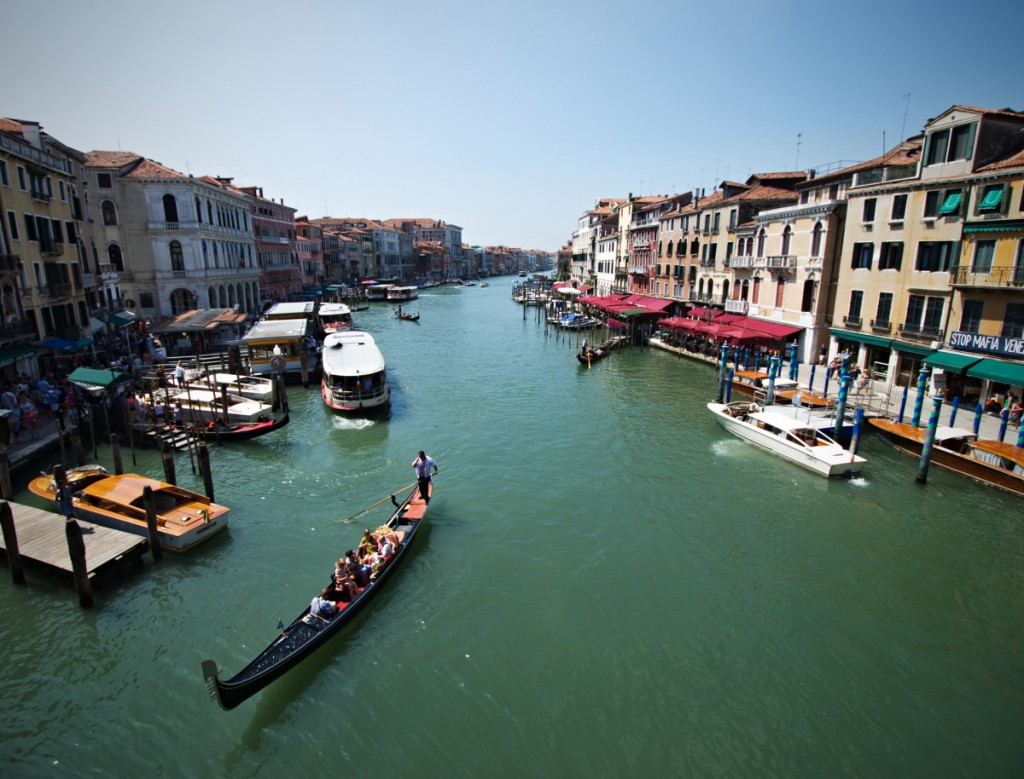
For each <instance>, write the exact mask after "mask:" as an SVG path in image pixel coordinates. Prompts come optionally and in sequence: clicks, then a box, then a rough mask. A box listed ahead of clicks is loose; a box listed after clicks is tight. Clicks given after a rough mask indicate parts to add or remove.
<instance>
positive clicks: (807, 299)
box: [800, 279, 818, 313]
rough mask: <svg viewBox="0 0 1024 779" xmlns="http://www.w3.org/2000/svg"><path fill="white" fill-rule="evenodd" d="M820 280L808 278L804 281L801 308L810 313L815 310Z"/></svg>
mask: <svg viewBox="0 0 1024 779" xmlns="http://www.w3.org/2000/svg"><path fill="white" fill-rule="evenodd" d="M817 286H818V282H816V281H815V280H814V279H807V280H806V281H805V282H804V294H803V300H801V301H800V310H801V311H803V312H804V313H808V312H810V311H813V310H814V293H815V292H816V291H817Z"/></svg>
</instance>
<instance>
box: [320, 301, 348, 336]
mask: <svg viewBox="0 0 1024 779" xmlns="http://www.w3.org/2000/svg"><path fill="white" fill-rule="evenodd" d="M317 316H318V317H319V319H320V327H321V329H322V330H323V332H324V334H325V335H326V334H328V333H336V332H338V331H339V330H350V329H352V309H351V308H349V307H348V306H346V305H345V304H344V303H324V304H323V305H322V306H320V310H319V311H317Z"/></svg>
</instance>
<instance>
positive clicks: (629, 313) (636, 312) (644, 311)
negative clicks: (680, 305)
mask: <svg viewBox="0 0 1024 779" xmlns="http://www.w3.org/2000/svg"><path fill="white" fill-rule="evenodd" d="M644 314H659V315H661V314H662V312H661V311H648V310H647V309H646V308H631V309H630V310H629V311H616V312H615V316H620V317H625V318H626V319H628V318H630V317H634V316H643V315H644Z"/></svg>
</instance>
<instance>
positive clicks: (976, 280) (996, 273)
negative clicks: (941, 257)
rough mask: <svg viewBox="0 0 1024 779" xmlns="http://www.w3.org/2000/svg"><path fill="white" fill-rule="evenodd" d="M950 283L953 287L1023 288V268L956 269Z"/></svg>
mask: <svg viewBox="0 0 1024 779" xmlns="http://www.w3.org/2000/svg"><path fill="white" fill-rule="evenodd" d="M952 283H953V286H954V287H1024V268H991V269H989V270H987V271H976V270H972V269H971V268H970V267H956V268H954V269H953V280H952Z"/></svg>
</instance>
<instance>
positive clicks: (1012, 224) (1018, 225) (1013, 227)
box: [964, 219, 1024, 233]
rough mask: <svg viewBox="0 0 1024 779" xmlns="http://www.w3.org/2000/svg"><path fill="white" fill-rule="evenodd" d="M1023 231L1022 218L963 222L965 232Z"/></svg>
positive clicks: (1023, 220) (1023, 221)
mask: <svg viewBox="0 0 1024 779" xmlns="http://www.w3.org/2000/svg"><path fill="white" fill-rule="evenodd" d="M1021 231H1024V219H1000V220H999V221H997V222H996V221H993V222H974V223H967V224H964V232H965V233H1017V232H1021Z"/></svg>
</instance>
